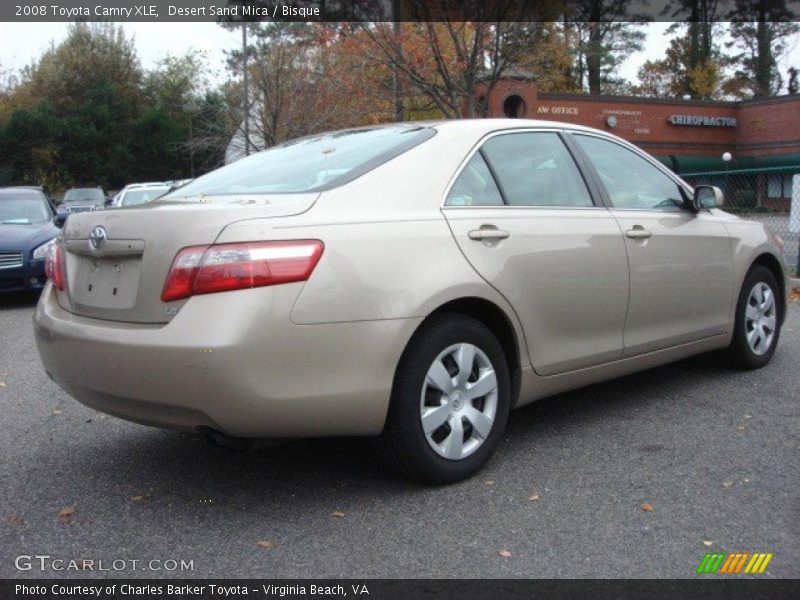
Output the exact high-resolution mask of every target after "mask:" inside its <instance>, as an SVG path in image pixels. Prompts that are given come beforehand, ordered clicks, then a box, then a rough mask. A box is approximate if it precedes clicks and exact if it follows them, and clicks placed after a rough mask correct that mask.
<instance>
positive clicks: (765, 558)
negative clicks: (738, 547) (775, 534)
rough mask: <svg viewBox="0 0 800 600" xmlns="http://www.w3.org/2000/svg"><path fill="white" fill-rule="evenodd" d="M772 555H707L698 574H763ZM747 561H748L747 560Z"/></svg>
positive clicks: (737, 553)
mask: <svg viewBox="0 0 800 600" xmlns="http://www.w3.org/2000/svg"><path fill="white" fill-rule="evenodd" d="M772 556H773V554H772V553H769V554H767V553H764V552H756V553H754V554H750V553H749V552H733V553H731V554H719V553H707V554H706V555H705V556H704V557H703V560H702V561H700V564H699V565H698V567H697V572H698V573H720V574H729V575H730V574H737V573H741V572H742V569H744V573H751V574H755V573H763V572H764V571H766V569H767V565H768V564H769V561H771V560H772ZM748 559H749V560H748ZM745 565H747V566H745Z"/></svg>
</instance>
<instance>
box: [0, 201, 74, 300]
mask: <svg viewBox="0 0 800 600" xmlns="http://www.w3.org/2000/svg"><path fill="white" fill-rule="evenodd" d="M53 215H54V211H53V207H52V206H51V205H50V203H49V202H48V201H47V199H46V198H45V197H44V194H42V193H41V192H40V191H39V190H35V189H26V188H4V189H0V292H8V291H17V290H36V289H40V288H42V287H43V286H44V284H45V282H46V280H47V278H46V276H45V258H46V256H47V253H48V251H49V250H50V248H51V247H52V246H53V243H54V241H55V239H56V237H57V236H58V235H59V234H60V233H61V230H59V229H58V228H57V227H56V226H55V225H53Z"/></svg>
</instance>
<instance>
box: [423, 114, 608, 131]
mask: <svg viewBox="0 0 800 600" xmlns="http://www.w3.org/2000/svg"><path fill="white" fill-rule="evenodd" d="M419 124H420V125H427V126H429V127H434V128H435V129H441V130H443V131H444V130H461V131H465V132H470V131H474V132H476V133H484V132H487V133H488V132H491V131H500V130H506V129H531V128H534V129H535V128H545V129H571V130H575V131H587V132H593V133H597V132H598V131H600V130H598V129H594V128H592V127H586V126H584V125H576V124H575V123H565V122H563V121H544V120H541V119H507V118H485V119H452V120H449V121H430V122H427V123H426V122H425V121H420V122H419ZM600 132H601V133H606V132H603V131H600ZM607 135H610V134H607Z"/></svg>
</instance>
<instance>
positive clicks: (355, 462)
mask: <svg viewBox="0 0 800 600" xmlns="http://www.w3.org/2000/svg"><path fill="white" fill-rule="evenodd" d="M709 361H710V359H707V358H705V357H703V358H700V359H698V358H694V359H691V360H687V361H682V362H680V363H676V364H673V365H668V366H665V367H659V368H656V369H652V370H650V371H646V372H644V373H638V374H635V375H629V376H627V377H624V378H621V379H616V380H613V381H611V382H608V383H601V384H597V385H593V386H590V387H587V388H583V389H581V390H577V391H573V392H569V393H564V394H560V395H558V396H554V397H552V398H548V399H545V400H541V401H539V402H536V403H534V404H532V405H529V406H526V407H523V408H520V409H518V410H516V411H514V412H513V413H512V415H511V418H510V420H509V427H508V429H507V433H506V436H505V441H504V443H503V444H502V445H501V449H503V450H504V453H506V452H510V453H514V451H516V450H519V449H520V444H529V443H530V442H531V439H536V436H537V435H538V434H540V433H544V432H545V431H547V429H548V428H551V427H553V426H554V425H555V426H564V425H568V424H570V423H572V422H573V421H574V420H575V419H578V420H580V421H592V420H594V419H608V418H615V419H622V420H635V419H637V418H641V413H640V411H641V410H642V409H643V408H646V407H647V405H648V404H650V403H656V402H662V401H663V397H664V396H663V394H664V391H665V390H669V389H671V388H674V387H675V386H676V385H682V386H685V385H689V386H691V385H692V381H693V380H695V379H697V378H698V377H699V378H701V379H707V378H713V377H720V376H724V373H725V372H727V373H730V371H727V370H726V369H721V368H718V367H714V366H713V362H711V363H710V364H709ZM701 370H702V373H704V374H701ZM678 401H681V400H678ZM683 401H686V402H690V401H691V400H690V399H689V398H686V399H685V400H683ZM634 413H638V414H634ZM108 434H110V435H106V436H104V438H103V442H104V443H105V444H108V446H109V447H104V449H103V450H102V451H101V452H98V449H97V446H96V445H94V444H92V445H91V446H89V447H81V448H76V449H73V450H72V451H71V454H70V457H71V458H70V463H71V466H72V467H74V468H76V469H77V470H78V471H79V472H81V473H85V474H86V477H87V478H89V479H96V480H97V481H96V485H98V486H100V489H102V488H103V487H107V486H109V485H118V484H119V483H121V482H123V481H125V480H128V481H129V482H131V483H133V484H135V485H136V486H138V487H139V488H142V487H145V486H147V485H150V486H153V487H156V488H158V489H160V490H161V491H162V492H163V491H165V490H169V491H170V493H171V494H173V495H178V496H181V497H183V498H186V499H187V501H191V499H192V498H201V497H203V496H208V495H209V494H213V495H215V497H217V498H220V499H221V501H225V500H226V499H227V500H228V501H231V500H232V499H234V498H237V497H244V496H247V497H253V496H263V497H265V498H267V497H268V498H271V500H272V501H275V502H278V503H281V502H284V501H286V502H291V503H301V504H305V505H307V506H315V505H316V504H317V503H318V502H319V494H320V493H322V492H323V491H324V492H325V495H326V502H329V501H330V499H331V497H332V496H333V497H334V498H335V497H336V496H337V495H341V496H342V497H343V498H344V497H347V498H349V499H350V500H351V501H358V499H359V497H364V498H366V497H373V498H374V496H375V493H376V492H380V493H383V494H387V496H386V498H387V499H389V498H391V497H392V496H394V495H397V496H401V495H403V494H407V493H408V492H409V491H413V490H417V491H418V492H419V493H420V494H421V495H422V496H424V495H425V494H426V490H428V491H433V490H435V489H437V488H435V487H431V486H424V485H419V484H414V483H410V482H408V481H406V480H403V479H402V478H400V477H398V476H397V475H396V474H395V473H393V472H392V471H391V470H389V469H387V468H386V467H385V466H384V465H383V464H382V463H381V462H380V460H379V458H378V457H377V455H376V452H375V450H374V449H373V447H372V445H371V441H370V440H368V439H364V438H336V439H313V440H297V441H291V442H286V443H283V444H280V445H277V446H273V447H269V448H261V449H258V450H255V451H251V452H235V451H231V450H227V449H225V448H220V447H217V446H213V445H211V444H209V443H208V442H206V441H205V440H204V439H203V438H202V437H201V436H200V435H196V434H193V433H186V432H174V431H167V430H159V429H155V428H146V427H136V426H133V425H130V426H128V425H126V426H125V433H121V434H120V435H117V434H116V433H112V432H108ZM92 446H93V447H92ZM500 460H502V459H500ZM458 485H469V482H464V483H462V484H457V486H458Z"/></svg>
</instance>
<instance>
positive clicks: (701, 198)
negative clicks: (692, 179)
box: [692, 185, 725, 210]
mask: <svg viewBox="0 0 800 600" xmlns="http://www.w3.org/2000/svg"><path fill="white" fill-rule="evenodd" d="M692 202H693V204H694V207H695V208H696V209H697V210H701V209H704V208H721V207H722V205H723V204H725V194H723V193H722V190H721V189H719V188H718V187H716V186H713V185H698V186H695V188H694V198H693V199H692Z"/></svg>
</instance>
